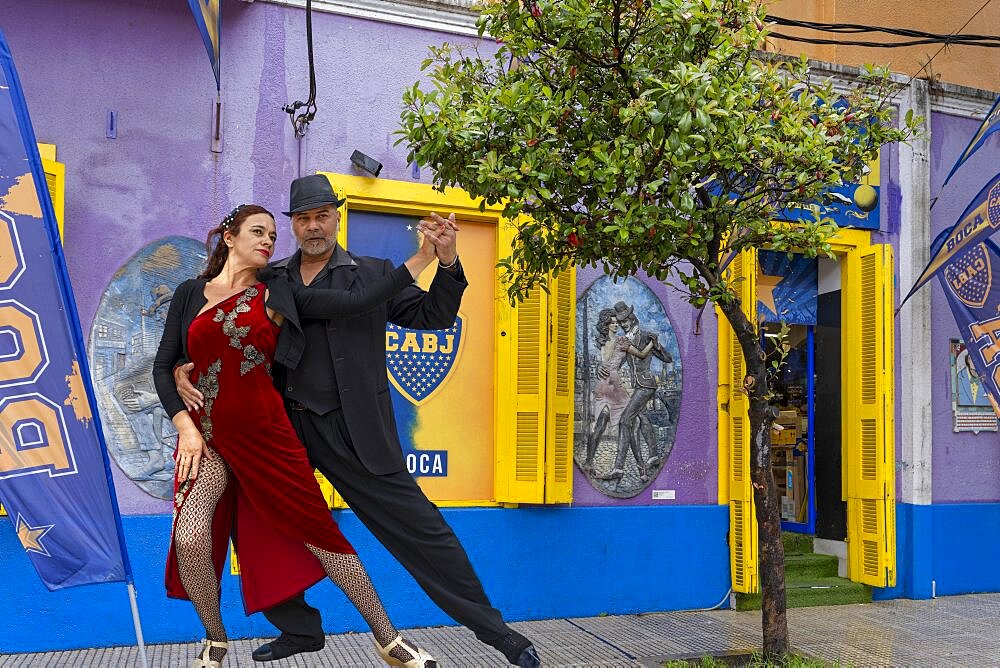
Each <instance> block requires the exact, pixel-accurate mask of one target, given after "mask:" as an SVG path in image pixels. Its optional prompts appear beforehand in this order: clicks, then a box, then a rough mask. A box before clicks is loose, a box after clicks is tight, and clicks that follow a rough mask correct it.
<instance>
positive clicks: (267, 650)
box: [253, 637, 326, 661]
mask: <svg viewBox="0 0 1000 668" xmlns="http://www.w3.org/2000/svg"><path fill="white" fill-rule="evenodd" d="M325 645H326V638H320V639H319V640H315V641H313V642H297V641H295V640H289V639H288V638H285V637H278V638H277V639H275V640H272V641H271V642H269V643H265V644H263V645H261V646H260V647H258V648H257V649H255V650H254V651H253V660H254V661H277V660H278V659H284V658H285V657H288V656H292V655H293V654H299V653H300V652H318V651H320V650H321V649H323V647H324V646H325Z"/></svg>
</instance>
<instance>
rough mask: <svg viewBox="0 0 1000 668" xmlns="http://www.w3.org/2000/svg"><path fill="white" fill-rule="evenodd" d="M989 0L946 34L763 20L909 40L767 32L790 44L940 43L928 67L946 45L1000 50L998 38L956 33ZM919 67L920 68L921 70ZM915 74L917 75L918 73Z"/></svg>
mask: <svg viewBox="0 0 1000 668" xmlns="http://www.w3.org/2000/svg"><path fill="white" fill-rule="evenodd" d="M990 2H992V0H986V2H984V3H983V5H982V6H981V7H980V8H979V9H977V10H976V11H975V13H973V15H972V16H971V17H969V20H967V21H966V22H965V23H964V24H963V25H962V26H961V27H960V28H959V29H958V30H955V31H954V32H952V33H949V34H947V35H942V34H937V33H931V32H926V31H923V30H915V29H911V28H889V27H885V26H870V25H864V24H860V23H825V22H816V21H804V20H800V19H789V18H785V17H781V16H773V15H770V14H769V15H767V16H766V17H765V19H766V20H767V21H768V22H770V23H772V24H775V25H778V26H783V27H789V28H802V29H808V30H816V31H818V32H828V33H834V34H839V35H857V34H864V33H884V34H886V35H894V36H899V37H911V38H913V39H911V40H909V41H900V42H877V41H869V40H844V39H826V38H821V37H804V36H797V35H788V34H785V33H779V32H772V33H770V34H771V36H772V37H775V38H778V39H784V40H788V41H790V42H804V43H808V44H833V45H843V46H863V47H871V48H883V49H892V48H900V47H908V46H923V45H927V44H941V48H940V49H938V51H937V52H936V53H935V54H934V56H931V58H930V60H928V61H927V63H926V64H925V65H924V67H927V65H929V64H930V62H931V61H932V60H933V59H934V58H935V57H936V56H937V55H938V54H939V53H940V52H941V51H942V50H943V49H944V48H945V47H947V46H977V47H983V48H997V47H1000V36H998V35H972V34H970V35H967V34H960V33H959V31H961V30H964V29H965V27H966V26H967V25H969V24H970V23H971V22H972V20H973V19H974V18H976V16H978V15H979V13H980V12H982V11H983V9H985V8H986V6H987V5H989V4H990ZM922 69H923V68H921V70H922ZM918 73H919V72H918Z"/></svg>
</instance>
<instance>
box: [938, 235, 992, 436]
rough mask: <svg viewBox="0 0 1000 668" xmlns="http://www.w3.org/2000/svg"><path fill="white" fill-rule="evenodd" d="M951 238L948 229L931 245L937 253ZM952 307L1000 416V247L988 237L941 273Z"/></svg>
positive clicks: (968, 247) (975, 368)
mask: <svg viewBox="0 0 1000 668" xmlns="http://www.w3.org/2000/svg"><path fill="white" fill-rule="evenodd" d="M949 238H950V230H945V231H944V232H942V233H941V234H940V235H938V237H937V239H935V240H934V243H933V244H932V245H931V253H932V254H935V253H937V252H938V251H939V250H940V249H941V248H942V247H943V246H944V245H945V244H947V242H948V240H949ZM938 278H939V280H940V281H941V287H942V288H944V294H945V296H946V297H947V298H948V306H950V307H951V313H952V315H953V316H955V323H956V324H957V325H958V329H959V331H960V332H961V335H962V339H963V340H965V342H966V350H967V351H968V353H969V360H971V362H972V365H973V367H974V370H975V374H976V375H977V376H978V378H976V379H975V380H977V381H978V382H979V384H980V385H981V386H982V387H983V388H984V389H985V390H986V393H987V396H988V397H989V399H990V403H992V404H993V410H994V411H995V412H996V414H997V417H1000V249H998V248H997V245H996V244H995V243H993V242H992V241H990V240H989V239H986V240H984V241H980V242H979V243H977V244H975V245H973V246H966V247H965V248H964V250H963V251H962V252H961V253H959V254H957V255H953V256H952V257H951V259H950V260H949V261H948V263H947V264H946V265H945V266H944V271H942V272H940V273H939V274H938Z"/></svg>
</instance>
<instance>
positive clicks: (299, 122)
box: [281, 0, 316, 139]
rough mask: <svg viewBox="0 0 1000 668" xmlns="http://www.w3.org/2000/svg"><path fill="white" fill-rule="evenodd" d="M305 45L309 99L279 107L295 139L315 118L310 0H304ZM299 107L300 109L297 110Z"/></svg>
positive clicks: (302, 133)
mask: <svg viewBox="0 0 1000 668" xmlns="http://www.w3.org/2000/svg"><path fill="white" fill-rule="evenodd" d="M306 45H307V49H308V52H309V99H308V100H306V101H305V102H301V101H299V100H296V101H295V102H292V103H290V104H286V105H285V106H283V107H282V108H281V110H282V111H284V112H285V113H287V114H288V119H289V120H290V121H291V123H292V130H294V131H295V137H296V138H297V139H301V138H302V137H304V136H305V135H306V130H307V129H308V127H309V123H310V122H312V120H313V119H314V118H316V67H315V65H314V64H313V34H312V0H306ZM300 109H301V110H302V111H299V110H300ZM296 112H298V115H296Z"/></svg>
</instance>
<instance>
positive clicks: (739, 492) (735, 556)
mask: <svg viewBox="0 0 1000 668" xmlns="http://www.w3.org/2000/svg"><path fill="white" fill-rule="evenodd" d="M729 272H730V281H731V282H732V285H733V287H734V289H735V291H736V293H737V294H738V295H739V297H740V301H741V303H742V304H743V312H744V313H746V315H747V317H748V318H750V320H751V322H754V323H756V322H757V252H756V251H755V250H749V251H744V252H743V253H741V254H740V255H738V256H736V257H735V258H734V259H733V261H732V262H731V263H730V265H729ZM719 331H720V335H719V341H720V344H721V345H720V349H719V362H720V365H719V382H720V384H721V385H728V388H726V387H723V388H721V389H722V392H721V393H720V394H721V395H722V396H720V399H721V400H722V401H723V408H724V411H723V413H722V415H723V416H724V419H725V420H726V421H727V422H728V429H727V430H726V431H727V434H726V435H727V436H728V443H729V462H728V469H729V480H728V483H729V555H730V573H731V576H732V582H733V591H736V592H741V593H752V592H756V591H757V590H758V587H759V584H758V579H757V518H756V517H755V516H754V504H753V487H752V486H751V485H750V418H749V417H748V415H747V413H748V410H749V402H748V400H747V396H746V394H744V393H743V391H742V389H743V377H744V376H745V375H746V365H745V364H744V361H743V349H742V348H740V342H739V340H738V339H737V338H736V335H735V333H734V332H733V330H732V328H731V327H730V326H729V323H728V321H727V320H726V319H725V316H722V315H721V312H720V320H719ZM726 406H728V409H726Z"/></svg>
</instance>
